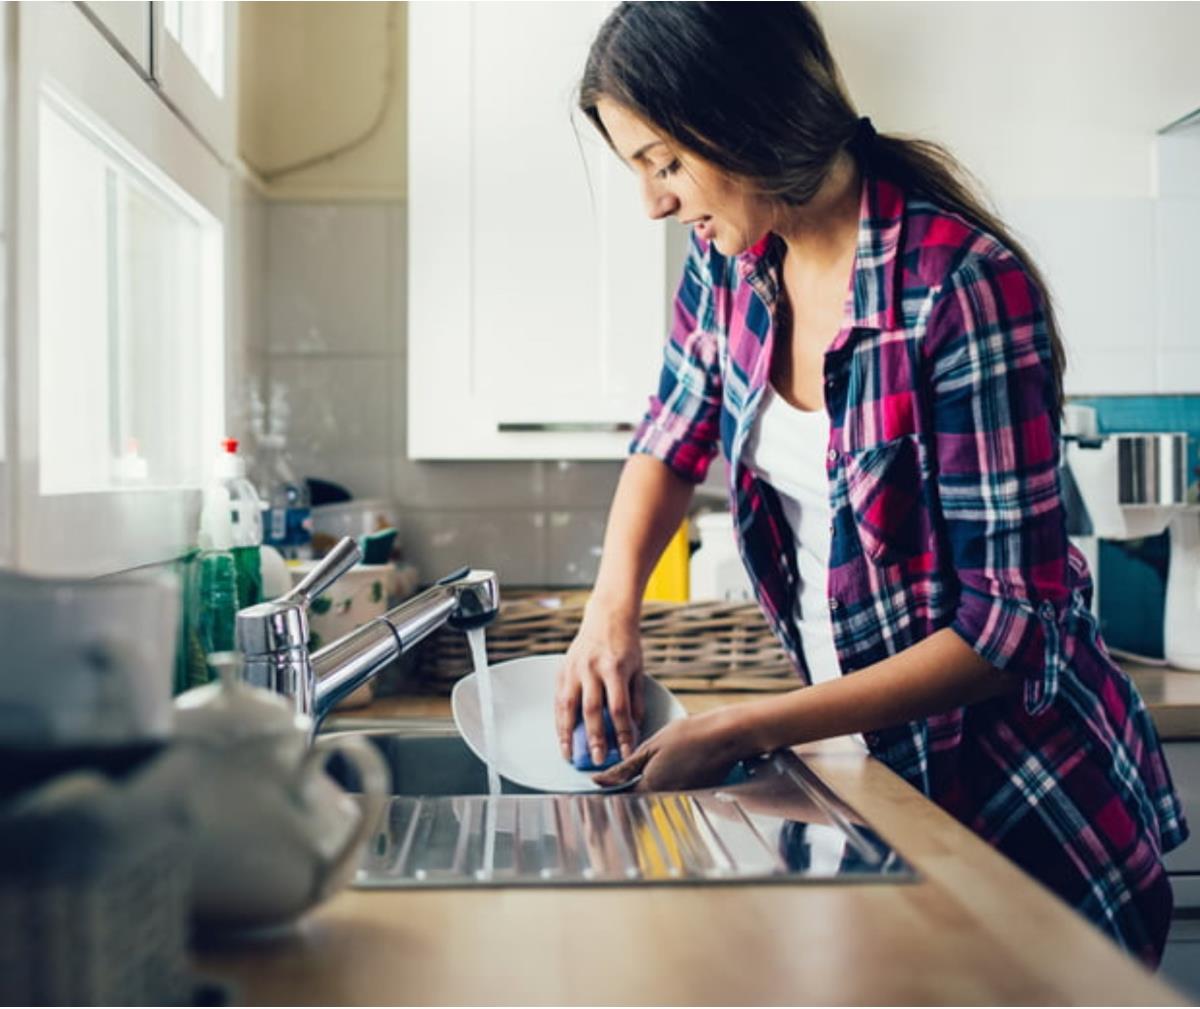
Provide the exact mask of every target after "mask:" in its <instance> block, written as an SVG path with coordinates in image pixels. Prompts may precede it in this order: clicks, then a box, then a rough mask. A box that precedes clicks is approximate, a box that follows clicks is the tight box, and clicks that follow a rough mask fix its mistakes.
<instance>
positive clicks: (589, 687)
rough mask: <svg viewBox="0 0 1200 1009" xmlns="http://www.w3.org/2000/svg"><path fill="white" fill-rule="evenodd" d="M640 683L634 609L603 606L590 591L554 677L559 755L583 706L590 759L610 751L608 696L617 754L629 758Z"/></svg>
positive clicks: (640, 710)
mask: <svg viewBox="0 0 1200 1009" xmlns="http://www.w3.org/2000/svg"><path fill="white" fill-rule="evenodd" d="M644 686H645V679H644V674H643V672H642V641H641V632H640V627H639V621H638V616H637V614H636V612H635V613H624V612H620V611H619V610H617V609H615V608H611V607H605V606H604V605H603V604H601V603H599V602H598V601H597V600H596V598H595V597H594V596H593V598H592V599H591V600H590V601H589V603H588V606H587V608H586V609H585V611H584V617H583V623H582V624H581V625H580V627H579V633H578V634H576V635H575V640H574V641H572V642H571V647H570V648H568V649H567V657H566V661H565V662H563V664H562V666H561V667H560V668H559V670H558V675H557V676H556V678H555V696H554V722H555V726H556V728H557V729H558V742H559V746H560V748H561V749H562V755H563V759H564V760H567V761H569V760H570V759H571V736H572V735H573V734H574V732H575V726H576V724H577V723H578V721H579V712H580V708H581V707H582V710H583V721H584V725H585V726H586V727H587V739H588V749H590V750H591V752H592V760H593V761H594V762H595V763H596V764H600V763H601V762H603V760H604V757H605V754H607V752H608V743H607V741H606V739H605V734H604V718H603V714H602V712H603V710H604V706H605V701H606V699H607V704H608V711H609V714H610V715H611V717H612V721H613V728H614V729H615V730H616V735H617V747H618V748H619V749H620V751H621V759H622V760H624V759H625V758H627V757H628V756H629V755H630V754H631V753H632V752H633V751H634V749H635V748H636V746H637V745H638V738H637V726H638V724H640V722H641V720H642V715H643V714H644V710H645V709H644V703H645V698H644Z"/></svg>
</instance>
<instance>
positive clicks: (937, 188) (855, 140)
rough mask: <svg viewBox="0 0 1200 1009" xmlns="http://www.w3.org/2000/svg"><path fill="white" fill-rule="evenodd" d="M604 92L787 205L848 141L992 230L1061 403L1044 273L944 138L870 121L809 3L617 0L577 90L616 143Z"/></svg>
mask: <svg viewBox="0 0 1200 1009" xmlns="http://www.w3.org/2000/svg"><path fill="white" fill-rule="evenodd" d="M601 97H608V98H609V99H611V100H612V101H614V102H616V103H617V104H619V105H623V106H624V107H625V108H627V109H629V110H630V111H632V112H634V113H636V114H637V115H638V116H640V117H641V118H642V119H644V120H646V122H648V123H651V124H653V125H654V126H655V127H657V128H658V129H659V130H660V131H662V132H663V133H664V134H666V135H667V136H669V137H671V138H672V139H673V140H674V141H676V142H677V143H678V144H679V145H680V146H682V147H684V148H686V149H687V150H689V151H691V152H692V153H694V154H695V155H697V156H698V157H700V158H702V159H704V160H705V161H708V162H709V163H711V164H713V165H715V166H717V167H718V168H720V169H722V170H724V171H725V172H727V173H728V174H730V175H734V176H738V177H740V178H742V179H744V180H746V181H748V182H749V183H750V184H751V185H753V186H754V187H755V188H756V189H757V190H758V191H759V192H761V193H762V194H763V195H764V196H766V197H768V198H771V199H775V200H778V201H780V202H782V203H784V204H792V205H797V204H803V203H806V202H808V201H809V200H811V199H812V198H813V196H814V195H816V193H817V191H818V190H819V189H820V188H821V185H822V183H823V182H824V181H825V178H826V177H827V175H828V174H829V171H830V169H831V168H832V166H833V164H834V161H835V160H836V158H837V156H838V154H839V153H840V152H841V151H842V150H843V149H847V150H849V151H850V152H851V153H852V154H853V155H854V156H855V157H856V158H857V159H858V161H859V163H860V165H862V166H863V167H867V165H866V164H865V162H869V169H870V172H871V173H872V174H874V175H877V176H881V177H883V178H887V179H890V180H891V181H893V182H895V183H896V184H897V185H898V186H900V187H901V188H902V189H904V190H905V191H906V192H910V193H913V194H914V195H919V196H922V197H924V198H926V199H928V200H929V201H930V202H932V203H934V204H936V205H937V206H939V207H942V208H943V209H946V210H949V211H951V212H953V213H956V214H960V215H961V216H962V217H964V218H965V219H966V220H967V221H969V222H970V223H971V224H973V225H974V226H975V227H977V228H980V229H981V230H983V231H985V232H987V233H989V234H991V235H992V236H994V237H995V238H996V239H998V240H999V241H1000V242H1001V243H1002V244H1003V245H1005V246H1006V247H1007V248H1008V249H1009V250H1010V251H1011V252H1012V253H1013V254H1014V255H1015V256H1016V257H1017V259H1018V260H1020V262H1021V265H1022V266H1023V267H1024V268H1025V270H1026V271H1027V272H1028V273H1029V275H1030V277H1031V278H1032V279H1033V282H1034V284H1035V285H1036V286H1037V288H1038V289H1039V291H1040V292H1041V295H1042V299H1043V303H1044V307H1045V315H1046V324H1047V328H1048V330H1049V333H1050V351H1051V359H1052V361H1051V363H1052V366H1053V370H1054V381H1055V393H1056V397H1057V405H1058V406H1061V403H1062V375H1063V369H1064V367H1065V364H1066V355H1065V353H1064V350H1063V345H1062V340H1061V338H1060V336H1059V332H1058V325H1057V323H1056V322H1055V318H1054V308H1053V304H1052V302H1051V297H1050V291H1049V288H1048V286H1047V284H1046V282H1045V280H1044V279H1043V277H1042V274H1041V271H1039V270H1038V268H1037V266H1036V265H1035V264H1034V262H1033V259H1032V258H1031V257H1030V255H1029V254H1028V253H1027V252H1026V251H1025V249H1024V248H1023V247H1022V245H1021V244H1020V243H1019V242H1018V241H1017V240H1016V239H1015V238H1014V237H1013V236H1012V235H1011V234H1010V233H1009V231H1008V229H1007V228H1006V227H1005V226H1004V224H1003V222H1001V221H1000V219H999V218H998V217H997V216H996V215H995V213H993V212H992V210H991V209H989V207H988V206H987V203H986V201H985V200H984V199H983V198H982V196H981V195H980V187H979V186H978V184H977V183H976V182H975V180H974V179H973V178H972V176H971V175H970V173H969V172H968V171H967V170H966V169H965V168H964V167H963V166H962V165H961V164H959V162H958V161H957V160H956V159H955V158H954V156H953V155H951V154H950V152H949V151H947V150H946V149H945V148H944V147H941V146H940V145H938V144H935V143H933V142H932V141H928V140H920V139H916V138H911V137H902V136H897V135H885V134H875V133H873V132H872V131H870V130H867V131H864V129H863V127H862V124H861V123H860V120H859V114H858V112H857V110H856V109H855V108H854V104H853V103H852V102H851V101H850V97H849V94H848V93H847V91H846V87H845V84H844V83H843V82H842V78H841V74H840V73H839V72H838V68H837V64H836V63H835V62H834V60H833V57H832V56H831V55H830V52H829V45H828V43H827V42H826V41H825V33H824V32H823V31H822V30H821V26H820V23H819V22H818V21H817V18H816V16H815V15H814V14H813V12H812V10H811V9H810V8H809V7H808V5H807V4H803V3H737V4H733V3H628V2H626V3H622V4H620V6H618V7H617V8H616V9H615V10H614V11H613V12H612V13H611V14H610V15H609V16H608V18H607V19H606V20H605V22H604V24H603V25H601V27H600V31H599V32H598V33H597V35H596V39H595V41H594V42H593V43H592V48H591V51H590V52H589V53H588V60H587V65H586V67H585V68H584V73H583V79H582V81H581V82H580V87H579V107H580V109H581V110H582V111H583V112H584V113H585V114H586V115H587V117H588V118H589V119H590V120H591V121H592V123H593V124H594V125H595V126H596V128H597V129H598V130H599V131H600V133H601V134H602V135H603V136H604V137H605V139H606V140H609V143H610V144H611V139H610V138H609V137H608V134H607V132H606V131H605V129H604V124H603V123H602V122H601V121H600V116H599V114H598V113H597V110H596V105H597V103H598V102H599V100H600V98H601ZM864 132H865V135H864Z"/></svg>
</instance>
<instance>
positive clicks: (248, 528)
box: [213, 438, 263, 607]
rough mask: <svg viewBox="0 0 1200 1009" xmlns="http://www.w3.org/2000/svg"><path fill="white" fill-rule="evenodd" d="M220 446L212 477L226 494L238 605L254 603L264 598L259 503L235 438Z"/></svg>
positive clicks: (251, 604) (223, 442)
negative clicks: (227, 497)
mask: <svg viewBox="0 0 1200 1009" xmlns="http://www.w3.org/2000/svg"><path fill="white" fill-rule="evenodd" d="M221 449H222V451H221V454H220V455H219V456H217V458H216V461H215V463H214V465H213V479H214V481H215V482H216V483H219V484H221V485H222V486H224V488H225V490H226V492H227V493H228V495H229V520H230V524H231V526H232V547H231V551H232V553H233V562H234V567H235V568H236V570H237V595H238V606H239V607H242V606H253V605H254V604H255V603H259V602H262V599H263V576H262V557H261V553H260V548H261V547H262V541H263V527H262V502H260V501H259V498H258V493H257V492H256V491H255V490H254V485H253V484H252V483H251V482H250V481H249V480H248V479H247V478H246V460H245V459H244V458H243V457H242V456H240V455H238V440H237V439H236V438H226V439H224V440H223V441H222V442H221Z"/></svg>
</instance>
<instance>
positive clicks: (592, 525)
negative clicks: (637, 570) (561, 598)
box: [546, 508, 608, 587]
mask: <svg viewBox="0 0 1200 1009" xmlns="http://www.w3.org/2000/svg"><path fill="white" fill-rule="evenodd" d="M607 522H608V509H607V508H604V509H592V510H590V511H583V510H580V511H565V510H558V511H551V512H550V513H549V515H548V522H547V527H546V584H547V585H555V586H589V587H590V586H591V585H593V584H594V583H595V581H596V574H597V572H598V571H599V569H600V552H601V547H602V546H603V545H604V529H605V526H606V524H607Z"/></svg>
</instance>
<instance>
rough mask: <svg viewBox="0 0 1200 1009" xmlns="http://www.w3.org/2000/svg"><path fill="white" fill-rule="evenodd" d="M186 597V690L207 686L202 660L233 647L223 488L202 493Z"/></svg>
mask: <svg viewBox="0 0 1200 1009" xmlns="http://www.w3.org/2000/svg"><path fill="white" fill-rule="evenodd" d="M192 578H193V581H192V587H193V591H192V592H191V593H189V596H190V602H191V605H192V607H193V608H194V617H195V619H194V620H193V621H192V622H191V625H192V627H193V628H194V633H193V634H192V635H190V636H189V638H190V640H189V641H188V680H189V682H190V685H191V686H198V685H200V684H202V683H207V682H208V681H209V679H210V678H211V676H212V673H211V670H210V668H209V663H208V657H209V656H210V655H212V654H213V653H215V652H230V651H234V650H235V649H236V648H237V632H236V626H237V611H238V609H239V608H240V607H241V600H240V598H239V596H238V572H237V562H236V561H235V559H234V554H233V523H232V520H231V506H230V501H229V491H228V490H226V488H225V486H224V484H223V483H220V482H217V483H213V484H211V485H210V486H209V487H208V488H206V489H205V491H204V505H203V507H202V509H201V512H200V553H199V555H198V556H197V557H196V559H195V560H194V561H193V562H192Z"/></svg>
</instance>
